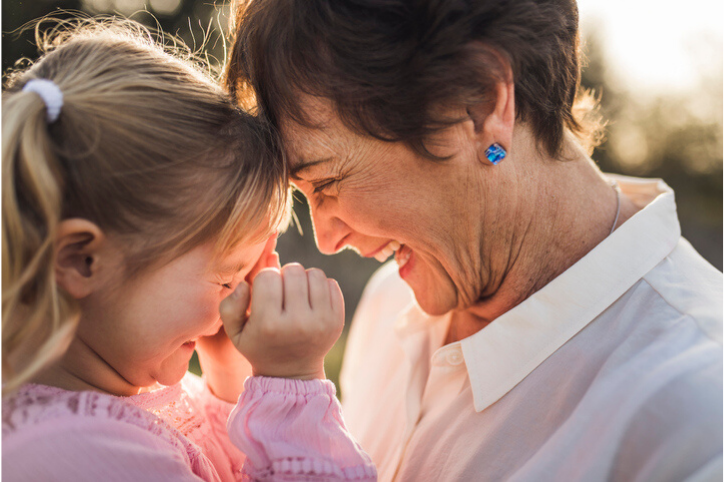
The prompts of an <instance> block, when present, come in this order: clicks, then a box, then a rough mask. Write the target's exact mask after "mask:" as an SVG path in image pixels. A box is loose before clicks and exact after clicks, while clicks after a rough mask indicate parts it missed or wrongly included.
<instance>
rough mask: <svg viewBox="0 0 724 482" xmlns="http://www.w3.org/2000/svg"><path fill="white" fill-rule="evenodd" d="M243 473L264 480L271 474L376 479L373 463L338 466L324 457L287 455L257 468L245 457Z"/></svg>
mask: <svg viewBox="0 0 724 482" xmlns="http://www.w3.org/2000/svg"><path fill="white" fill-rule="evenodd" d="M243 475H244V476H245V477H247V478H248V479H249V480H265V479H268V478H270V477H273V476H281V477H283V476H302V477H304V478H306V477H319V476H326V477H330V478H337V479H344V480H377V469H376V468H375V466H374V464H363V465H356V466H353V467H338V466H336V465H335V464H333V463H332V462H330V461H329V460H325V459H317V458H309V457H288V458H283V459H277V460H273V461H272V462H271V465H270V466H268V467H266V468H263V469H257V468H256V467H254V466H253V465H252V464H251V462H250V461H249V460H248V459H247V462H246V464H245V465H244V468H243Z"/></svg>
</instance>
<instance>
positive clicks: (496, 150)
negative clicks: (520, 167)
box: [485, 142, 508, 166]
mask: <svg viewBox="0 0 724 482" xmlns="http://www.w3.org/2000/svg"><path fill="white" fill-rule="evenodd" d="M507 154H508V153H507V152H505V149H503V146H501V145H500V144H498V143H497V142H493V144H492V145H491V146H490V147H488V148H487V149H486V150H485V157H487V158H488V160H489V161H490V163H491V164H492V165H494V166H496V165H498V163H500V161H502V160H503V159H505V156H506V155H507Z"/></svg>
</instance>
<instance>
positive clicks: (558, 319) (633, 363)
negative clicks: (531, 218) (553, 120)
mask: <svg viewBox="0 0 724 482" xmlns="http://www.w3.org/2000/svg"><path fill="white" fill-rule="evenodd" d="M611 177H612V178H615V179H616V180H617V181H618V182H619V186H620V187H621V190H622V192H623V193H624V194H626V195H627V196H628V197H629V198H630V199H631V200H632V201H633V202H634V203H636V204H637V205H638V206H639V207H642V208H643V209H641V210H640V211H639V212H638V213H636V214H635V215H634V216H633V217H632V218H630V219H629V220H628V221H626V222H625V223H624V224H623V225H622V226H620V227H619V228H618V229H617V230H616V231H615V232H614V233H613V234H612V235H611V236H609V237H608V238H606V239H605V240H604V241H603V242H602V243H600V244H599V245H598V246H597V247H596V248H595V249H593V250H592V251H591V252H590V253H588V254H587V255H586V256H584V257H583V258H582V259H581V260H580V261H578V262H577V263H576V264H574V265H573V266H571V267H570V268H569V269H568V270H567V271H565V272H564V273H563V274H561V275H560V276H559V277H558V278H556V279H554V280H553V281H551V282H550V283H549V284H548V285H546V286H545V287H543V289H541V290H540V291H538V292H537V293H535V294H533V295H532V296H531V297H530V298H528V299H527V300H525V301H524V302H523V303H521V304H520V305H518V306H516V307H515V308H513V309H512V310H510V311H508V312H507V313H505V314H503V315H502V316H500V317H499V318H497V319H496V320H494V321H493V322H492V323H491V324H489V325H488V326H487V327H485V328H484V329H482V330H481V331H479V332H477V333H475V334H474V335H472V336H470V337H468V338H465V339H463V340H461V341H459V342H455V343H451V344H449V345H445V346H443V343H444V339H445V335H446V332H447V328H448V326H449V323H450V316H449V314H448V315H445V316H439V317H433V316H429V315H427V314H425V313H424V312H422V310H420V308H419V307H418V306H417V305H416V303H415V302H414V298H413V295H412V292H411V291H410V289H409V288H408V287H407V285H406V284H405V283H404V282H403V281H402V280H401V279H400V278H399V276H398V274H397V269H396V268H397V267H396V266H395V265H394V263H390V264H388V265H386V266H384V267H383V268H382V269H380V271H378V273H377V274H375V276H374V277H373V278H372V280H371V281H370V283H369V284H368V286H367V288H366V289H365V293H364V295H363V298H362V301H361V302H360V305H359V308H358V310H357V313H356V314H355V318H354V323H353V325H352V328H351V333H350V337H349V340H348V343H347V351H346V354H345V360H344V365H343V370H342V378H341V382H342V395H343V405H344V414H345V419H346V421H347V424H348V427H349V429H350V431H351V432H352V434H353V435H355V436H356V437H357V439H358V440H359V442H360V444H361V445H362V447H363V448H364V449H365V450H366V451H367V452H368V453H369V454H370V455H371V457H372V459H373V460H374V462H375V463H376V464H377V467H378V473H379V475H380V481H382V482H385V481H389V480H400V481H460V480H476V481H478V480H480V481H489V480H490V481H492V480H516V481H536V482H539V481H566V482H567V481H586V482H588V481H608V480H614V481H681V480H722V423H723V422H722V274H721V273H720V272H719V271H717V270H716V269H715V268H713V267H712V266H711V265H710V264H708V263H707V262H706V261H705V260H704V259H703V258H701V256H699V254H698V253H696V251H695V250H694V249H693V248H692V247H691V245H690V244H689V243H688V242H687V241H685V240H684V239H683V238H681V233H680V228H679V223H678V219H677V216H676V205H675V203H674V194H673V192H672V191H671V189H670V188H669V187H668V186H666V185H665V184H664V183H663V182H662V181H659V180H643V179H634V178H627V177H622V176H611Z"/></svg>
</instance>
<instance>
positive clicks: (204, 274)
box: [71, 241, 266, 387]
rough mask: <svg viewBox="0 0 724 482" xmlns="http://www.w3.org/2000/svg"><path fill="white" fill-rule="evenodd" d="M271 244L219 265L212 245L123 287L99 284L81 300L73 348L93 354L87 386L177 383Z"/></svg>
mask: <svg viewBox="0 0 724 482" xmlns="http://www.w3.org/2000/svg"><path fill="white" fill-rule="evenodd" d="M265 244H266V241H262V242H260V243H259V244H254V245H248V244H247V245H244V246H240V247H239V248H237V249H235V250H234V251H233V252H231V253H228V254H227V255H226V256H224V257H222V258H221V259H214V257H213V256H212V249H211V245H210V244H207V245H202V246H199V247H197V248H195V249H193V250H191V251H189V252H187V253H186V254H184V255H182V256H180V257H178V258H176V259H175V260H173V261H172V262H170V263H168V264H166V265H164V266H162V267H160V268H157V269H150V270H149V271H148V272H142V273H141V274H140V275H139V276H138V277H136V278H134V279H132V280H130V281H126V282H121V283H122V284H121V285H120V286H119V285H118V283H119V281H118V280H117V279H115V280H114V279H110V278H109V279H107V280H106V281H103V280H101V283H100V286H99V288H98V290H96V291H94V293H93V294H92V295H90V296H88V297H86V298H84V299H82V300H80V301H81V307H82V316H81V321H80V325H79V328H78V332H77V335H76V341H75V342H74V344H73V345H72V346H71V349H75V350H80V351H85V352H87V353H92V354H93V355H91V356H90V357H89V358H90V359H89V360H88V361H89V362H90V363H86V364H85V365H87V369H88V370H91V371H95V373H89V374H88V376H89V379H91V380H94V381H96V380H98V378H99V377H100V378H101V379H102V378H103V377H108V376H116V375H117V376H120V377H121V378H122V380H121V381H125V382H127V383H128V384H130V385H132V386H133V387H146V386H150V385H153V384H154V383H156V382H158V383H160V384H162V385H172V384H174V383H177V382H178V381H179V380H180V379H181V378H182V377H183V376H184V374H185V373H186V370H187V369H188V363H189V360H190V358H191V355H192V354H193V352H194V347H195V342H196V340H197V339H198V338H199V337H201V336H205V335H213V334H215V333H216V332H218V330H219V328H220V327H221V326H222V323H221V319H220V317H219V303H221V301H222V300H223V299H224V298H226V297H227V296H228V295H229V294H231V293H232V291H233V290H234V288H236V286H237V285H238V284H239V283H240V282H241V281H242V280H244V278H245V277H246V276H247V274H249V272H250V271H251V269H252V267H253V266H254V265H255V264H256V262H257V260H258V259H259V258H260V256H261V254H262V252H263V251H264V247H265ZM108 368H111V370H109V369H108ZM85 369H86V368H84V370H85ZM118 382H119V380H115V381H114V380H111V383H110V386H117V385H118Z"/></svg>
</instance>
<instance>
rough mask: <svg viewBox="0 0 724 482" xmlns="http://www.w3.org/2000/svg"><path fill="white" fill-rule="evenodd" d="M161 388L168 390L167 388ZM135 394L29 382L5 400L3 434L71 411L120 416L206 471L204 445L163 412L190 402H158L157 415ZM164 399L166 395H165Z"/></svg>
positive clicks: (190, 423)
mask: <svg viewBox="0 0 724 482" xmlns="http://www.w3.org/2000/svg"><path fill="white" fill-rule="evenodd" d="M172 388H175V387H172ZM179 389H180V387H179ZM160 391H165V389H162V390H160ZM172 392H173V391H172ZM149 393H153V392H149ZM174 393H175V392H174ZM142 395H148V394H142ZM160 395H165V394H160ZM169 395H170V393H169ZM133 398H134V397H129V398H128V399H124V398H121V397H115V396H112V395H107V394H103V393H98V392H90V391H85V392H71V391H67V390H62V389H59V388H55V387H49V386H45V385H34V384H27V385H25V386H23V387H21V388H20V389H19V390H18V391H17V392H15V393H14V394H13V395H11V396H10V397H8V398H7V399H5V400H3V406H2V433H3V438H4V437H6V436H8V435H11V434H13V433H15V432H19V431H21V430H22V429H23V427H26V426H33V425H39V424H42V423H44V422H46V421H50V420H53V419H55V418H59V417H67V416H68V415H75V416H80V417H93V418H105V419H110V420H117V421H119V422H123V423H128V424H131V425H135V426H137V427H139V428H141V429H143V430H145V431H147V432H150V433H151V434H153V435H155V436H156V437H159V438H160V439H162V440H164V441H166V442H167V443H168V444H169V445H171V446H172V447H173V448H175V449H176V450H177V451H179V452H181V453H182V454H183V455H184V458H185V461H186V463H187V464H188V465H189V466H190V467H191V468H192V470H193V471H194V472H195V473H197V474H198V473H199V472H201V473H204V472H206V470H207V467H206V466H207V465H208V463H206V462H205V461H204V459H205V456H204V455H203V453H202V452H201V449H200V448H199V447H198V446H197V445H195V444H193V443H192V442H191V441H189V440H188V439H186V437H185V436H184V435H183V434H182V433H181V432H180V431H179V430H177V429H175V428H174V427H173V426H171V425H170V424H169V421H167V420H165V419H164V418H165V417H162V415H166V416H169V415H171V416H173V414H174V413H181V411H183V412H186V411H188V410H189V406H188V405H186V402H182V403H180V404H177V405H175V406H174V407H169V409H168V410H167V411H165V412H166V413H163V412H164V410H163V409H162V407H161V406H158V407H157V410H156V411H157V412H159V414H158V415H157V414H156V413H153V411H146V410H145V409H144V408H142V407H141V406H136V405H135V404H133V403H131V399H133ZM161 399H165V397H161ZM178 405H180V406H181V407H179V406H178ZM196 418H197V417H191V421H182V423H181V425H182V427H184V428H187V429H188V428H189V427H190V426H191V427H192V428H193V427H195V426H196V421H195V419H196Z"/></svg>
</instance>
